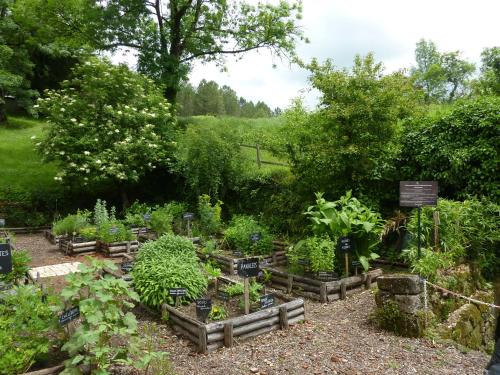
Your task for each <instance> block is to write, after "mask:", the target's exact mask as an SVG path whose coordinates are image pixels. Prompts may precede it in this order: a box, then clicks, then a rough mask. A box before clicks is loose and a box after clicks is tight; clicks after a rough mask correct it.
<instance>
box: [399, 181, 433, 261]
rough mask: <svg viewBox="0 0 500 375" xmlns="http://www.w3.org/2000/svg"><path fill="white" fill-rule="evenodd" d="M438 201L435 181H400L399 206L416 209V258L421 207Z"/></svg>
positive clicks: (419, 250)
mask: <svg viewBox="0 0 500 375" xmlns="http://www.w3.org/2000/svg"><path fill="white" fill-rule="evenodd" d="M437 199H438V183H437V181H400V182H399V205H400V206H401V207H417V208H418V220H417V221H418V234H417V237H418V238H417V249H418V257H419V258H420V255H421V251H422V250H421V243H420V237H421V225H420V224H421V223H420V213H421V208H422V207H423V206H436V205H437Z"/></svg>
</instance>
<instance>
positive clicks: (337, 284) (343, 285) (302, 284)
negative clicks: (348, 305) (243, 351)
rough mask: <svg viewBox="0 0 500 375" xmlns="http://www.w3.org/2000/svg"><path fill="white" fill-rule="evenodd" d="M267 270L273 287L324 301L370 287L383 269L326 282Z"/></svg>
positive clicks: (336, 298) (271, 269) (340, 297)
mask: <svg viewBox="0 0 500 375" xmlns="http://www.w3.org/2000/svg"><path fill="white" fill-rule="evenodd" d="M266 270H267V271H268V272H270V273H271V275H272V278H271V281H270V284H271V285H272V286H273V287H275V288H278V289H283V290H285V291H286V292H287V293H295V294H297V295H300V296H303V297H307V298H310V299H312V300H316V301H319V302H323V303H325V302H333V301H337V300H339V299H345V298H346V297H347V296H349V295H352V294H355V293H357V292H360V291H362V290H363V289H369V288H370V287H371V284H372V282H373V281H375V280H376V279H377V277H379V276H381V275H382V270H381V269H380V268H376V269H373V270H370V271H368V272H364V273H362V274H360V275H357V276H350V277H346V278H343V279H340V280H336V281H328V282H325V281H319V280H315V279H311V278H308V277H305V276H298V275H293V274H290V273H288V272H283V271H279V270H277V269H274V268H271V267H267V268H266Z"/></svg>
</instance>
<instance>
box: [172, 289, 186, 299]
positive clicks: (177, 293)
mask: <svg viewBox="0 0 500 375" xmlns="http://www.w3.org/2000/svg"><path fill="white" fill-rule="evenodd" d="M168 294H170V295H171V296H172V297H182V296H185V295H187V289H186V288H170V289H169V290H168Z"/></svg>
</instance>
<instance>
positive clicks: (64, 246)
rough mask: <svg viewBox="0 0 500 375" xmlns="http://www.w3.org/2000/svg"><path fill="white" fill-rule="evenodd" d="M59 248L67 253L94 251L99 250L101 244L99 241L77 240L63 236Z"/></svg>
mask: <svg viewBox="0 0 500 375" xmlns="http://www.w3.org/2000/svg"><path fill="white" fill-rule="evenodd" d="M59 250H61V251H62V252H63V253H64V254H66V255H75V254H82V253H93V252H96V251H98V250H99V245H98V243H97V241H86V242H75V241H72V240H71V239H69V238H61V239H60V240H59Z"/></svg>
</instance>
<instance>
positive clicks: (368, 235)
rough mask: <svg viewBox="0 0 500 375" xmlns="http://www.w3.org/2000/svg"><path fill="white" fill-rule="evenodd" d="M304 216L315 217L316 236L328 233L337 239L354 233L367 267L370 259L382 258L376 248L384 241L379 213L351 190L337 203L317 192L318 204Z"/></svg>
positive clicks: (363, 264) (358, 256)
mask: <svg viewBox="0 0 500 375" xmlns="http://www.w3.org/2000/svg"><path fill="white" fill-rule="evenodd" d="M304 215H306V216H308V217H309V219H310V220H311V222H312V228H313V231H314V233H315V234H316V235H322V234H328V235H329V236H330V237H331V238H332V239H333V240H334V241H336V242H337V241H338V239H339V238H340V237H344V236H351V237H352V238H353V241H354V251H355V253H356V256H357V258H358V260H359V261H360V263H361V265H362V266H363V268H364V269H365V270H368V268H369V262H370V260H372V259H376V258H378V255H377V254H376V253H375V252H373V250H374V249H375V247H376V246H378V244H379V243H380V234H381V233H382V228H383V226H382V220H381V219H380V216H379V214H378V213H376V212H374V211H372V210H371V209H370V208H368V207H367V206H365V205H363V204H362V203H361V202H360V201H359V200H357V199H356V198H354V197H353V196H352V194H351V191H348V192H347V193H346V194H345V195H344V196H342V197H340V199H339V200H337V201H335V202H328V201H327V200H326V199H325V198H323V193H316V204H315V205H313V206H310V207H308V209H307V211H306V212H305V213H304Z"/></svg>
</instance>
